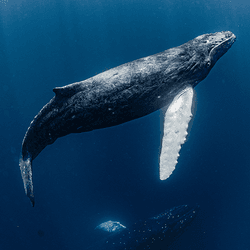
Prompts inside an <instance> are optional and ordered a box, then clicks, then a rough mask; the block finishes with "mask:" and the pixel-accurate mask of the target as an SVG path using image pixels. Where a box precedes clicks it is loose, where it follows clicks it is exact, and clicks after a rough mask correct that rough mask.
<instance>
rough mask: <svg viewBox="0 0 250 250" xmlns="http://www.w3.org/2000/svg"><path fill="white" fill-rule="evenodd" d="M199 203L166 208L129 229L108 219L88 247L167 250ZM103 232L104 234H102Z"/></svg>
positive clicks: (189, 220) (187, 223)
mask: <svg viewBox="0 0 250 250" xmlns="http://www.w3.org/2000/svg"><path fill="white" fill-rule="evenodd" d="M198 210H199V206H197V205H196V206H187V205H182V206H178V207H174V208H171V209H168V210H166V211H164V212H162V213H160V214H158V215H157V216H154V217H152V218H149V219H147V220H141V221H137V222H135V223H134V224H133V225H131V226H130V227H129V228H126V227H125V226H123V225H121V224H120V223H119V222H112V221H107V222H104V223H102V224H100V225H99V226H98V227H97V228H98V229H101V230H103V231H105V232H104V233H103V234H102V235H98V236H97V240H96V243H95V244H94V245H92V246H90V247H89V248H87V250H96V249H98V250H112V249H115V250H128V249H130V250H133V249H136V250H140V249H151V250H153V249H157V250H160V249H167V248H166V247H169V246H171V245H172V244H173V243H174V241H175V240H176V239H177V238H178V237H179V236H181V235H182V234H183V233H184V232H185V231H186V230H187V228H188V226H189V225H190V224H191V223H192V221H193V220H194V219H195V217H196V215H197V211H198ZM104 234H106V235H104Z"/></svg>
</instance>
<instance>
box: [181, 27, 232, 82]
mask: <svg viewBox="0 0 250 250" xmlns="http://www.w3.org/2000/svg"><path fill="white" fill-rule="evenodd" d="M235 40H236V36H235V35H234V34H233V33H232V32H231V31H222V32H216V33H211V34H204V35H201V36H198V37H196V38H194V39H193V40H191V41H189V42H187V43H185V44H183V45H181V46H179V48H180V49H181V50H180V51H181V54H182V55H185V58H183V62H185V65H184V67H185V70H186V72H187V74H188V75H189V78H190V79H192V82H190V83H191V84H192V85H193V86H196V85H197V84H198V83H199V82H200V81H202V80H204V79H205V78H206V76H207V75H208V73H209V72H210V70H211V69H212V68H213V66H214V65H215V63H216V62H217V61H218V60H219V59H220V58H221V57H222V56H223V55H224V54H225V53H226V52H227V51H228V50H229V49H230V48H231V46H232V45H233V43H234V42H235Z"/></svg>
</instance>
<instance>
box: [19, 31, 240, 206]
mask: <svg viewBox="0 0 250 250" xmlns="http://www.w3.org/2000/svg"><path fill="white" fill-rule="evenodd" d="M235 39H236V37H235V35H234V34H233V33H232V32H230V31H223V32H217V33H213V34H205V35H201V36H198V37H196V38H195V39H193V40H191V41H189V42H187V43H185V44H183V45H181V46H178V47H175V48H171V49H168V50H165V51H163V52H161V53H158V54H155V55H152V56H148V57H144V58H141V59H138V60H135V61H132V62H129V63H126V64H123V65H120V66H118V67H115V68H112V69H110V70H107V71H105V72H103V73H101V74H98V75H96V76H94V77H91V78H89V79H87V80H84V81H81V82H77V83H73V84H70V85H67V86H64V87H56V88H54V89H53V91H54V92H55V96H54V97H53V98H52V99H51V100H50V102H49V103H47V104H46V105H45V106H44V107H43V108H42V109H41V111H40V112H39V113H38V114H37V115H36V116H35V118H34V120H33V121H32V122H31V124H30V126H29V128H28V130H27V132H26V134H25V137H24V139H23V143H22V151H21V157H20V161H19V166H20V170H21V175H22V179H23V183H24V189H25V192H26V195H27V196H28V197H29V198H30V200H31V203H32V205H33V206H34V193H33V182H32V161H33V160H34V159H35V158H36V157H37V156H38V154H39V153H40V152H41V151H42V150H43V149H44V148H45V147H46V146H47V145H49V144H52V143H54V142H55V140H56V139H57V138H59V137H62V136H65V135H68V134H70V133H81V132H87V131H92V130H95V129H101V128H107V127H111V126H116V125H119V124H122V123H124V122H128V121H131V120H133V119H137V118H140V117H143V116H145V115H148V114H150V113H152V112H154V111H156V110H159V109H162V111H163V113H164V134H163V138H162V145H161V146H162V147H161V154H160V158H159V165H160V179H161V180H165V179H167V178H168V176H169V175H170V174H171V173H172V171H173V170H174V168H175V165H176V164H177V158H178V156H179V151H180V148H181V144H183V143H184V141H185V138H186V135H187V127H188V123H189V121H190V119H191V117H192V105H193V103H194V101H193V96H194V89H193V88H194V87H195V86H196V85H197V84H198V83H199V82H200V81H202V80H204V79H205V78H206V76H207V75H208V73H209V72H210V70H211V69H212V68H213V66H214V65H215V63H216V62H217V61H218V59H219V58H220V57H222V56H223V55H224V54H225V53H226V52H227V51H228V49H229V48H230V47H231V46H232V44H233V43H234V41H235Z"/></svg>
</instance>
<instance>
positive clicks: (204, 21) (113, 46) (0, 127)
mask: <svg viewBox="0 0 250 250" xmlns="http://www.w3.org/2000/svg"><path fill="white" fill-rule="evenodd" d="M249 16H250V2H249V0H231V1H228V0H217V1H216V0H209V1H208V0H200V1H198V0H194V1H189V0H175V1H170V0H165V1H162V0H135V1H132V0H108V1H104V0H99V1H98V0H91V1H90V0H82V1H80V0H75V1H69V0H54V1H51V0H39V1H38V0H26V1H21V0H8V1H7V0H0V107H1V122H0V140H1V144H0V159H1V168H0V249H1V250H10V249H26V250H30V249H36V250H42V249H43V250H45V249H46V250H50V249H53V250H73V249H74V250H75V249H77V250H78V249H79V250H80V249H83V250H84V249H85V248H86V247H87V246H89V245H91V244H92V243H94V242H95V241H96V240H97V239H96V234H95V232H94V228H95V227H96V226H97V225H98V224H100V223H101V222H104V221H106V220H109V219H111V220H119V221H120V222H121V223H122V224H125V225H129V224H131V223H133V222H134V221H136V220H138V219H141V218H146V217H150V216H153V215H155V214H158V213H159V212H161V211H163V210H165V209H167V208H171V207H173V206H177V205H182V204H199V205H200V212H199V215H198V217H197V218H196V220H195V221H194V223H193V224H192V226H191V227H189V229H188V231H187V232H186V233H185V234H183V235H182V236H181V237H180V238H179V240H178V241H176V242H175V245H174V246H172V249H192V250H195V249H205V250H208V249H209V250H210V249H216V250H217V249H223V250H224V249H227V250H229V249H230V250H231V249H234V250H235V249H239V250H249V249H250V239H249V234H250V213H249V211H250V169H249V161H250V153H249V141H250V132H249V124H250V105H249V97H250V81H249V76H250V67H249V62H250V60H249V58H250V49H249V40H250V33H249V30H250V18H249ZM222 30H230V31H232V32H233V33H234V34H235V35H236V36H237V41H236V43H235V44H234V45H233V47H232V48H231V49H230V50H229V51H228V53H227V54H225V55H224V56H223V57H222V58H221V59H220V60H219V61H218V62H217V64H216V65H215V67H214V68H213V70H212V71H211V72H210V74H209V76H208V77H207V78H206V79H205V80H204V81H203V82H201V83H200V84H199V85H198V86H197V87H196V92H197V110H196V115H195V119H194V122H193V126H192V130H191V134H190V136H189V139H188V141H187V142H186V143H185V145H184V146H183V148H182V150H181V157H180V158H179V164H178V165H177V168H176V170H175V171H174V173H173V174H172V176H171V177H170V178H169V179H168V180H166V181H160V180H159V176H158V153H159V152H158V151H159V146H160V123H159V112H156V113H153V114H151V115H149V116H147V117H144V118H141V119H138V120H135V121H133V122H129V123H127V124H123V125H120V126H117V127H113V128H109V129H104V130H99V131H94V132H90V133H83V134H78V135H70V136H66V137H64V138H61V139H58V140H57V141H56V142H55V143H54V144H53V145H52V146H48V147H47V148H46V149H45V150H44V151H43V152H42V153H41V154H40V155H39V156H38V157H37V158H36V159H35V161H34V162H33V170H34V173H33V174H34V175H33V177H34V189H35V195H36V205H35V207H34V208H32V206H31V205H30V202H29V200H28V198H27V197H26V196H25V194H24V189H23V183H22V179H21V175H20V171H19V166H18V159H19V153H20V149H21V143H22V139H23V137H24V134H25V132H26V129H27V128H28V126H29V124H30V122H31V120H32V119H33V117H34V116H35V115H36V114H37V112H38V111H39V110H40V109H41V108H42V106H43V105H44V104H46V103H47V102H48V101H49V100H50V99H51V98H52V97H53V95H54V93H53V92H52V89H53V88H54V87H58V86H63V85H67V84H69V83H73V82H76V81H80V80H84V79H86V78H88V77H91V76H93V75H95V74H97V73H100V72H102V71H104V70H106V69H109V68H112V67H115V66H118V65H120V64H122V63H126V62H129V61H132V60H134V59H138V58H140V57H144V56H148V55H151V54H154V53H157V52H161V51H163V50H165V49H168V48H170V47H175V46H178V45H180V44H183V43H184V42H186V41H188V40H190V39H193V38H194V37H196V36H198V35H201V34H204V33H211V32H216V31H222Z"/></svg>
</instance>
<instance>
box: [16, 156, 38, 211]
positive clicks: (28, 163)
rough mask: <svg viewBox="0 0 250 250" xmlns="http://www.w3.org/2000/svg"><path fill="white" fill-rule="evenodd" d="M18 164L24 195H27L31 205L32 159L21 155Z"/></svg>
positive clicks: (32, 202) (33, 199)
mask: <svg viewBox="0 0 250 250" xmlns="http://www.w3.org/2000/svg"><path fill="white" fill-rule="evenodd" d="M19 166H20V170H21V175H22V179H23V185H24V190H25V193H26V195H27V196H28V197H29V199H30V201H31V204H32V206H33V207H34V205H35V198H34V193H33V181H32V160H31V158H29V157H28V158H27V159H25V160H24V159H23V157H21V158H20V160H19Z"/></svg>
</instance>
